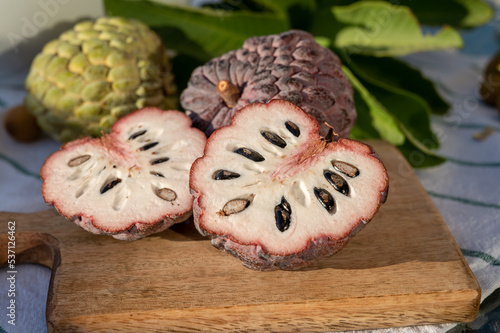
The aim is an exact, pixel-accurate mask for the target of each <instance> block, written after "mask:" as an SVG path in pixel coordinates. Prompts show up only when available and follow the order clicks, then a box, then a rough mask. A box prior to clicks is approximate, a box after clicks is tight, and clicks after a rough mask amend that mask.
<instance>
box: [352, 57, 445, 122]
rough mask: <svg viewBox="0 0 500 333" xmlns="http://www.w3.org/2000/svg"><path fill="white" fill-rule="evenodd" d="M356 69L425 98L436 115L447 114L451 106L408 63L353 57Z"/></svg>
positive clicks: (396, 60)
mask: <svg viewBox="0 0 500 333" xmlns="http://www.w3.org/2000/svg"><path fill="white" fill-rule="evenodd" d="M348 61H353V62H354V63H355V64H356V67H357V68H358V69H359V70H361V71H363V73H365V74H366V75H368V76H370V77H373V78H376V79H377V80H378V81H379V82H383V83H384V84H385V85H387V86H391V87H394V88H398V87H399V88H401V89H404V90H407V92H408V94H414V95H418V96H419V97H421V98H423V99H424V100H425V101H426V102H427V104H428V105H429V107H430V110H431V111H432V113H434V114H441V115H442V114H445V113H446V112H447V111H448V110H449V108H450V105H449V104H448V103H447V102H446V101H445V100H443V98H441V96H440V95H439V93H438V92H437V91H436V87H435V85H434V83H433V82H432V81H430V80H429V79H427V78H425V77H424V76H423V75H422V73H421V72H420V71H419V70H418V69H416V68H413V67H411V66H410V65H408V64H407V63H405V62H403V61H401V60H398V59H394V58H389V57H381V58H379V57H370V56H364V55H351V56H350V59H348Z"/></svg>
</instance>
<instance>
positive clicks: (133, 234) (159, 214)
mask: <svg viewBox="0 0 500 333" xmlns="http://www.w3.org/2000/svg"><path fill="white" fill-rule="evenodd" d="M205 142H206V137H205V135H204V134H203V132H201V131H200V130H198V129H197V128H193V127H191V119H189V117H188V116H186V115H185V114H183V113H181V112H179V111H162V110H160V109H158V108H152V107H149V108H144V109H141V110H139V111H136V112H133V113H130V114H129V115H127V116H125V117H123V118H121V119H120V120H118V121H117V122H116V123H115V124H114V125H113V127H112V130H111V133H110V134H105V135H103V136H102V137H100V138H95V139H92V138H90V137H86V138H80V139H77V140H74V141H71V142H68V143H66V144H64V145H63V146H62V148H61V150H59V151H57V152H55V153H54V154H52V155H50V156H49V157H48V158H47V160H46V161H45V163H44V165H43V166H42V170H41V172H40V174H41V177H42V179H43V185H42V194H43V198H44V200H45V202H47V204H50V205H53V206H54V207H55V208H56V209H57V211H58V212H59V213H60V214H61V215H63V216H64V217H66V218H67V219H69V220H71V221H73V222H74V223H76V224H77V225H79V226H80V227H82V228H84V229H85V230H87V231H90V232H92V233H96V234H107V235H111V236H113V237H114V238H117V239H122V240H135V239H139V238H142V237H145V236H148V235H150V234H152V233H155V232H160V231H162V230H164V229H166V228H168V227H170V226H171V225H173V224H174V223H178V222H182V221H185V220H186V219H187V218H188V217H190V216H191V215H192V204H193V197H192V195H191V194H190V193H189V180H188V179H189V170H190V168H191V164H192V163H193V161H194V160H195V159H196V158H197V157H200V156H201V155H202V154H203V148H204V147H205Z"/></svg>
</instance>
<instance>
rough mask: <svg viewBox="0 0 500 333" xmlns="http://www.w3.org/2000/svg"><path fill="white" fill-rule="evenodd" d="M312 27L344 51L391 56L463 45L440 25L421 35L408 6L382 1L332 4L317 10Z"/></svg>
mask: <svg viewBox="0 0 500 333" xmlns="http://www.w3.org/2000/svg"><path fill="white" fill-rule="evenodd" d="M311 30H312V32H313V33H314V34H315V35H318V36H326V37H329V38H330V39H332V40H333V43H334V45H335V47H337V48H342V49H344V50H345V51H346V52H347V53H361V54H369V55H376V56H394V55H404V54H409V53H413V52H418V51H428V50H438V49H448V48H455V47H461V46H462V39H461V37H460V35H459V34H458V32H457V31H455V30H454V29H453V28H451V27H448V26H447V27H443V28H442V29H441V30H439V31H438V32H437V33H436V34H434V35H425V36H424V35H423V34H422V31H421V28H420V26H419V23H418V21H417V20H416V18H415V16H414V15H413V14H412V12H411V10H410V9H409V8H408V7H405V6H400V5H392V4H389V3H386V2H382V1H359V2H356V3H353V4H352V5H349V6H333V7H331V10H330V13H325V11H321V10H320V12H318V13H316V15H315V18H314V21H313V25H312V27H311Z"/></svg>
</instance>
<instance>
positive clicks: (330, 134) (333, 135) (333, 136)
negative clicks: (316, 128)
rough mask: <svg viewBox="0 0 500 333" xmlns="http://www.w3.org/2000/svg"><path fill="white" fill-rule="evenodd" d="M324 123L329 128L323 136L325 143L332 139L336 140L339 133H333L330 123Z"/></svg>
mask: <svg viewBox="0 0 500 333" xmlns="http://www.w3.org/2000/svg"><path fill="white" fill-rule="evenodd" d="M325 125H326V126H327V127H328V128H329V130H328V133H327V134H326V136H325V137H324V138H323V140H324V141H325V142H326V143H330V142H332V141H337V140H338V136H339V135H338V134H337V133H335V130H334V129H333V127H332V126H330V124H328V123H325Z"/></svg>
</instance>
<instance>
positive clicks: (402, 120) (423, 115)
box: [348, 61, 439, 154]
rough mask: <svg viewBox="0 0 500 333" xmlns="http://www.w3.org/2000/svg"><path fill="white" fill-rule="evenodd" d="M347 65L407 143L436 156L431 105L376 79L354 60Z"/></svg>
mask: <svg viewBox="0 0 500 333" xmlns="http://www.w3.org/2000/svg"><path fill="white" fill-rule="evenodd" d="M348 66H349V67H350V69H351V70H352V71H353V73H354V74H355V75H356V77H357V78H358V79H359V80H360V81H361V82H362V83H363V85H364V86H365V88H366V89H367V90H368V91H369V92H370V93H371V94H372V95H373V96H374V97H375V98H376V99H377V101H378V102H379V103H380V104H382V105H383V106H384V107H385V109H386V110H387V112H388V113H389V114H391V115H392V116H393V117H394V119H395V120H396V121H397V123H398V125H399V128H400V130H401V131H402V132H403V133H404V135H405V136H406V138H407V141H409V142H410V143H411V144H412V145H413V146H414V147H416V148H417V149H419V150H420V151H423V152H425V153H426V154H433V153H432V150H433V149H436V148H438V147H439V141H438V139H437V138H436V136H435V134H434V133H433V132H432V130H431V126H430V109H429V106H428V104H427V103H426V102H425V101H424V100H423V99H422V98H421V97H419V96H418V95H416V94H413V93H410V92H408V91H406V90H404V89H401V88H400V87H393V86H390V85H388V84H386V83H385V82H383V81H382V80H379V79H378V77H377V76H375V77H373V76H370V75H369V74H368V73H365V72H364V71H363V70H361V68H359V67H358V66H357V65H356V63H355V62H354V61H351V62H350V63H349V64H348Z"/></svg>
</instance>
